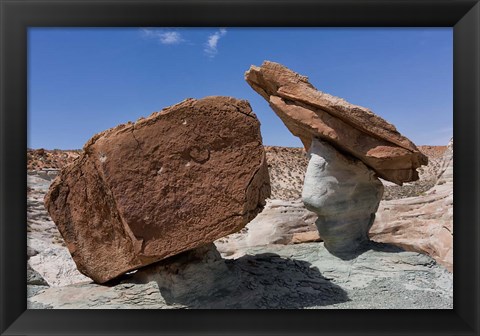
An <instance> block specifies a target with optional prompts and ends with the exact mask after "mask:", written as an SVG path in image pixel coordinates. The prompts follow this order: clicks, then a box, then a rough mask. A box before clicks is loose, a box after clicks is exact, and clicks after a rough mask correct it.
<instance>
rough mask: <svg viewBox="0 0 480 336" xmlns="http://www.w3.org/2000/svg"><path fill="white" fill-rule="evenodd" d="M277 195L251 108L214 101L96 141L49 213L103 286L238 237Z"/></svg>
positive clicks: (67, 171)
mask: <svg viewBox="0 0 480 336" xmlns="http://www.w3.org/2000/svg"><path fill="white" fill-rule="evenodd" d="M269 194H270V185H269V177H268V169H267V165H266V162H265V152H264V149H263V146H262V138H261V135H260V123H259V121H258V119H257V118H256V116H255V114H254V113H253V112H252V110H251V107H250V105H249V104H248V102H246V101H242V100H237V99H234V98H229V97H207V98H204V99H201V100H195V99H187V100H185V101H183V102H181V103H179V104H177V105H174V106H171V107H168V108H165V109H163V110H162V111H160V112H156V113H154V114H152V115H151V116H150V117H148V118H144V119H140V120H138V121H137V122H136V123H127V124H123V125H119V126H117V127H115V128H112V129H109V130H106V131H104V132H101V133H99V134H97V135H95V136H93V137H92V139H90V140H89V141H88V142H87V143H86V144H85V146H84V148H83V153H82V154H81V155H80V157H79V158H78V159H76V160H75V162H74V163H73V164H71V165H69V166H67V167H65V168H64V169H63V170H62V171H61V172H60V174H59V176H58V177H57V179H56V180H55V181H54V182H53V183H52V185H51V187H50V190H49V192H48V194H47V195H46V197H45V205H46V208H47V210H48V212H49V213H50V216H51V217H52V219H53V220H54V222H55V223H56V225H57V226H58V228H59V231H60V233H61V234H62V236H63V238H64V240H65V242H66V245H67V247H68V249H69V251H70V253H71V255H72V257H73V259H74V261H75V263H76V265H77V267H78V269H79V270H80V272H82V273H83V274H85V275H87V276H88V277H90V278H92V279H93V280H94V281H96V282H98V283H104V282H106V281H108V280H111V279H113V278H115V277H117V276H118V275H121V274H123V273H125V272H128V271H130V270H134V269H137V268H139V267H142V266H145V265H148V264H151V263H153V262H156V261H159V260H162V259H165V258H167V257H169V256H173V255H176V254H178V253H181V252H183V251H186V250H190V249H193V248H196V247H199V246H202V245H205V244H208V243H211V242H213V241H214V240H215V239H218V238H220V237H223V236H226V235H228V234H230V233H233V232H236V231H238V230H240V229H241V228H243V227H244V226H245V225H246V224H247V223H248V222H249V221H250V220H251V219H252V218H254V217H255V215H256V214H257V213H258V212H259V211H261V209H262V207H263V205H264V200H265V198H267V197H268V196H269Z"/></svg>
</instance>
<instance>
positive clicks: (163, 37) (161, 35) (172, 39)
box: [142, 28, 184, 44]
mask: <svg viewBox="0 0 480 336" xmlns="http://www.w3.org/2000/svg"><path fill="white" fill-rule="evenodd" d="M142 33H143V36H144V37H146V38H152V39H156V40H158V41H159V42H160V43H161V44H179V43H182V42H184V39H183V38H182V35H181V34H180V33H179V32H178V31H165V30H154V29H151V28H145V29H142Z"/></svg>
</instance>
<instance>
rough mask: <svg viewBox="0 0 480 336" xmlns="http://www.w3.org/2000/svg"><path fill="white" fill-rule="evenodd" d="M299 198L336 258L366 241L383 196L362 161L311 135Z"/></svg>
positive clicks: (379, 183)
mask: <svg viewBox="0 0 480 336" xmlns="http://www.w3.org/2000/svg"><path fill="white" fill-rule="evenodd" d="M309 154H310V161H309V164H308V167H307V172H306V174H305V180H304V186H303V192H302V200H303V203H304V204H305V206H306V208H307V209H309V210H311V211H313V212H315V213H317V214H318V219H317V221H316V225H317V228H318V231H319V233H320V237H321V238H322V239H323V241H324V242H325V247H326V248H327V249H328V250H329V251H330V253H332V254H334V255H337V256H339V257H342V256H344V255H345V256H347V255H351V254H352V253H355V252H356V251H359V250H361V248H362V247H363V246H364V245H366V243H367V242H368V241H369V238H368V230H369V229H370V227H371V226H372V224H373V222H374V220H375V212H376V211H377V209H378V206H379V204H380V200H381V198H382V195H383V184H382V182H381V181H380V180H379V179H378V178H377V177H376V175H375V172H374V171H373V170H371V169H370V168H368V167H367V166H366V165H365V164H364V163H363V162H361V161H360V160H358V159H355V158H353V157H352V156H350V155H348V154H342V153H340V152H339V151H338V150H336V149H335V148H334V147H332V146H331V145H329V144H328V143H326V142H324V141H321V140H319V139H317V138H314V139H313V141H312V146H311V148H310V150H309Z"/></svg>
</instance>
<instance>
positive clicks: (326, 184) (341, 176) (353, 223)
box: [245, 61, 428, 254]
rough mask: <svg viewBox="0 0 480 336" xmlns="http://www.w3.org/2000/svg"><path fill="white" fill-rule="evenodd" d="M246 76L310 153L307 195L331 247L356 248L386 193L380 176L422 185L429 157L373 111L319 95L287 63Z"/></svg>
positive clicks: (269, 64)
mask: <svg viewBox="0 0 480 336" xmlns="http://www.w3.org/2000/svg"><path fill="white" fill-rule="evenodd" d="M245 79H246V81H247V82H248V83H249V84H250V86H251V87H252V88H253V89H254V90H255V91H257V92H258V93H259V94H260V95H262V96H263V97H264V98H265V99H266V100H267V101H268V103H269V104H270V106H271V107H272V109H273V110H274V111H275V113H276V114H277V115H278V116H279V117H280V119H281V120H282V121H283V122H284V123H285V125H286V126H287V128H288V129H289V130H290V131H291V132H292V133H293V134H294V135H295V136H298V137H299V138H300V139H301V140H302V142H303V144H304V146H305V149H307V150H310V154H311V158H310V161H309V164H308V167H307V172H306V175H305V180H304V189H303V194H302V198H303V201H304V203H305V205H306V207H307V208H309V209H310V210H312V211H315V212H316V213H317V214H318V215H319V217H318V220H317V222H316V224H317V227H318V229H319V232H320V236H321V238H322V239H323V240H324V242H325V247H326V248H327V249H328V250H330V251H331V252H332V253H335V254H343V253H344V252H352V251H356V250H358V249H359V247H360V246H361V245H362V243H364V242H366V241H368V230H369V228H370V227H371V225H372V224H373V221H374V219H375V212H376V210H377V209H378V205H379V202H380V199H381V197H382V194H383V185H382V183H381V182H380V180H379V179H378V178H377V177H381V178H383V179H385V180H388V181H391V182H393V183H396V184H398V185H402V184H403V183H404V182H409V181H415V180H418V172H417V170H416V169H417V168H418V167H420V166H421V165H426V164H427V163H428V158H427V157H426V156H425V155H424V154H422V153H421V152H420V151H419V150H418V148H417V147H416V146H415V145H414V144H413V143H412V142H411V141H410V140H408V139H407V138H406V137H404V136H402V135H401V134H400V133H399V132H398V131H397V130H396V128H395V127H394V126H393V125H391V124H389V123H388V122H387V121H385V120H383V119H382V118H380V117H379V116H377V115H375V114H374V113H373V112H372V111H370V110H368V109H366V108H364V107H361V106H356V105H352V104H350V103H348V102H346V101H345V100H343V99H341V98H338V97H334V96H331V95H328V94H326V93H323V92H321V91H318V90H316V89H315V87H313V85H311V84H310V83H309V82H308V79H307V77H305V76H301V75H299V74H297V73H295V72H293V71H291V70H289V69H287V68H286V67H284V66H283V65H281V64H278V63H273V62H268V61H266V62H264V63H263V64H262V66H261V67H256V66H252V67H251V68H250V69H249V70H248V71H247V72H246V73H245Z"/></svg>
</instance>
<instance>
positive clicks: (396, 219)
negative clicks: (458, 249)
mask: <svg viewBox="0 0 480 336" xmlns="http://www.w3.org/2000/svg"><path fill="white" fill-rule="evenodd" d="M441 167H442V168H441V169H440V176H439V178H438V181H437V184H436V185H435V186H434V187H433V188H432V189H430V190H429V191H427V192H426V194H425V195H423V196H419V197H410V198H403V199H399V200H390V201H384V202H382V203H381V205H380V208H379V210H378V212H377V218H376V220H375V223H374V225H373V226H372V228H371V230H370V236H371V238H372V239H373V240H375V241H379V242H385V243H391V244H395V245H397V246H400V247H402V248H404V249H405V250H407V251H415V252H422V253H426V254H428V255H430V256H431V257H433V258H435V259H436V260H437V262H438V263H440V264H442V265H443V266H445V267H446V268H447V269H448V270H449V271H453V141H452V140H451V141H450V143H449V145H448V148H447V150H446V151H445V154H444V159H443V163H442V165H441Z"/></svg>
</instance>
